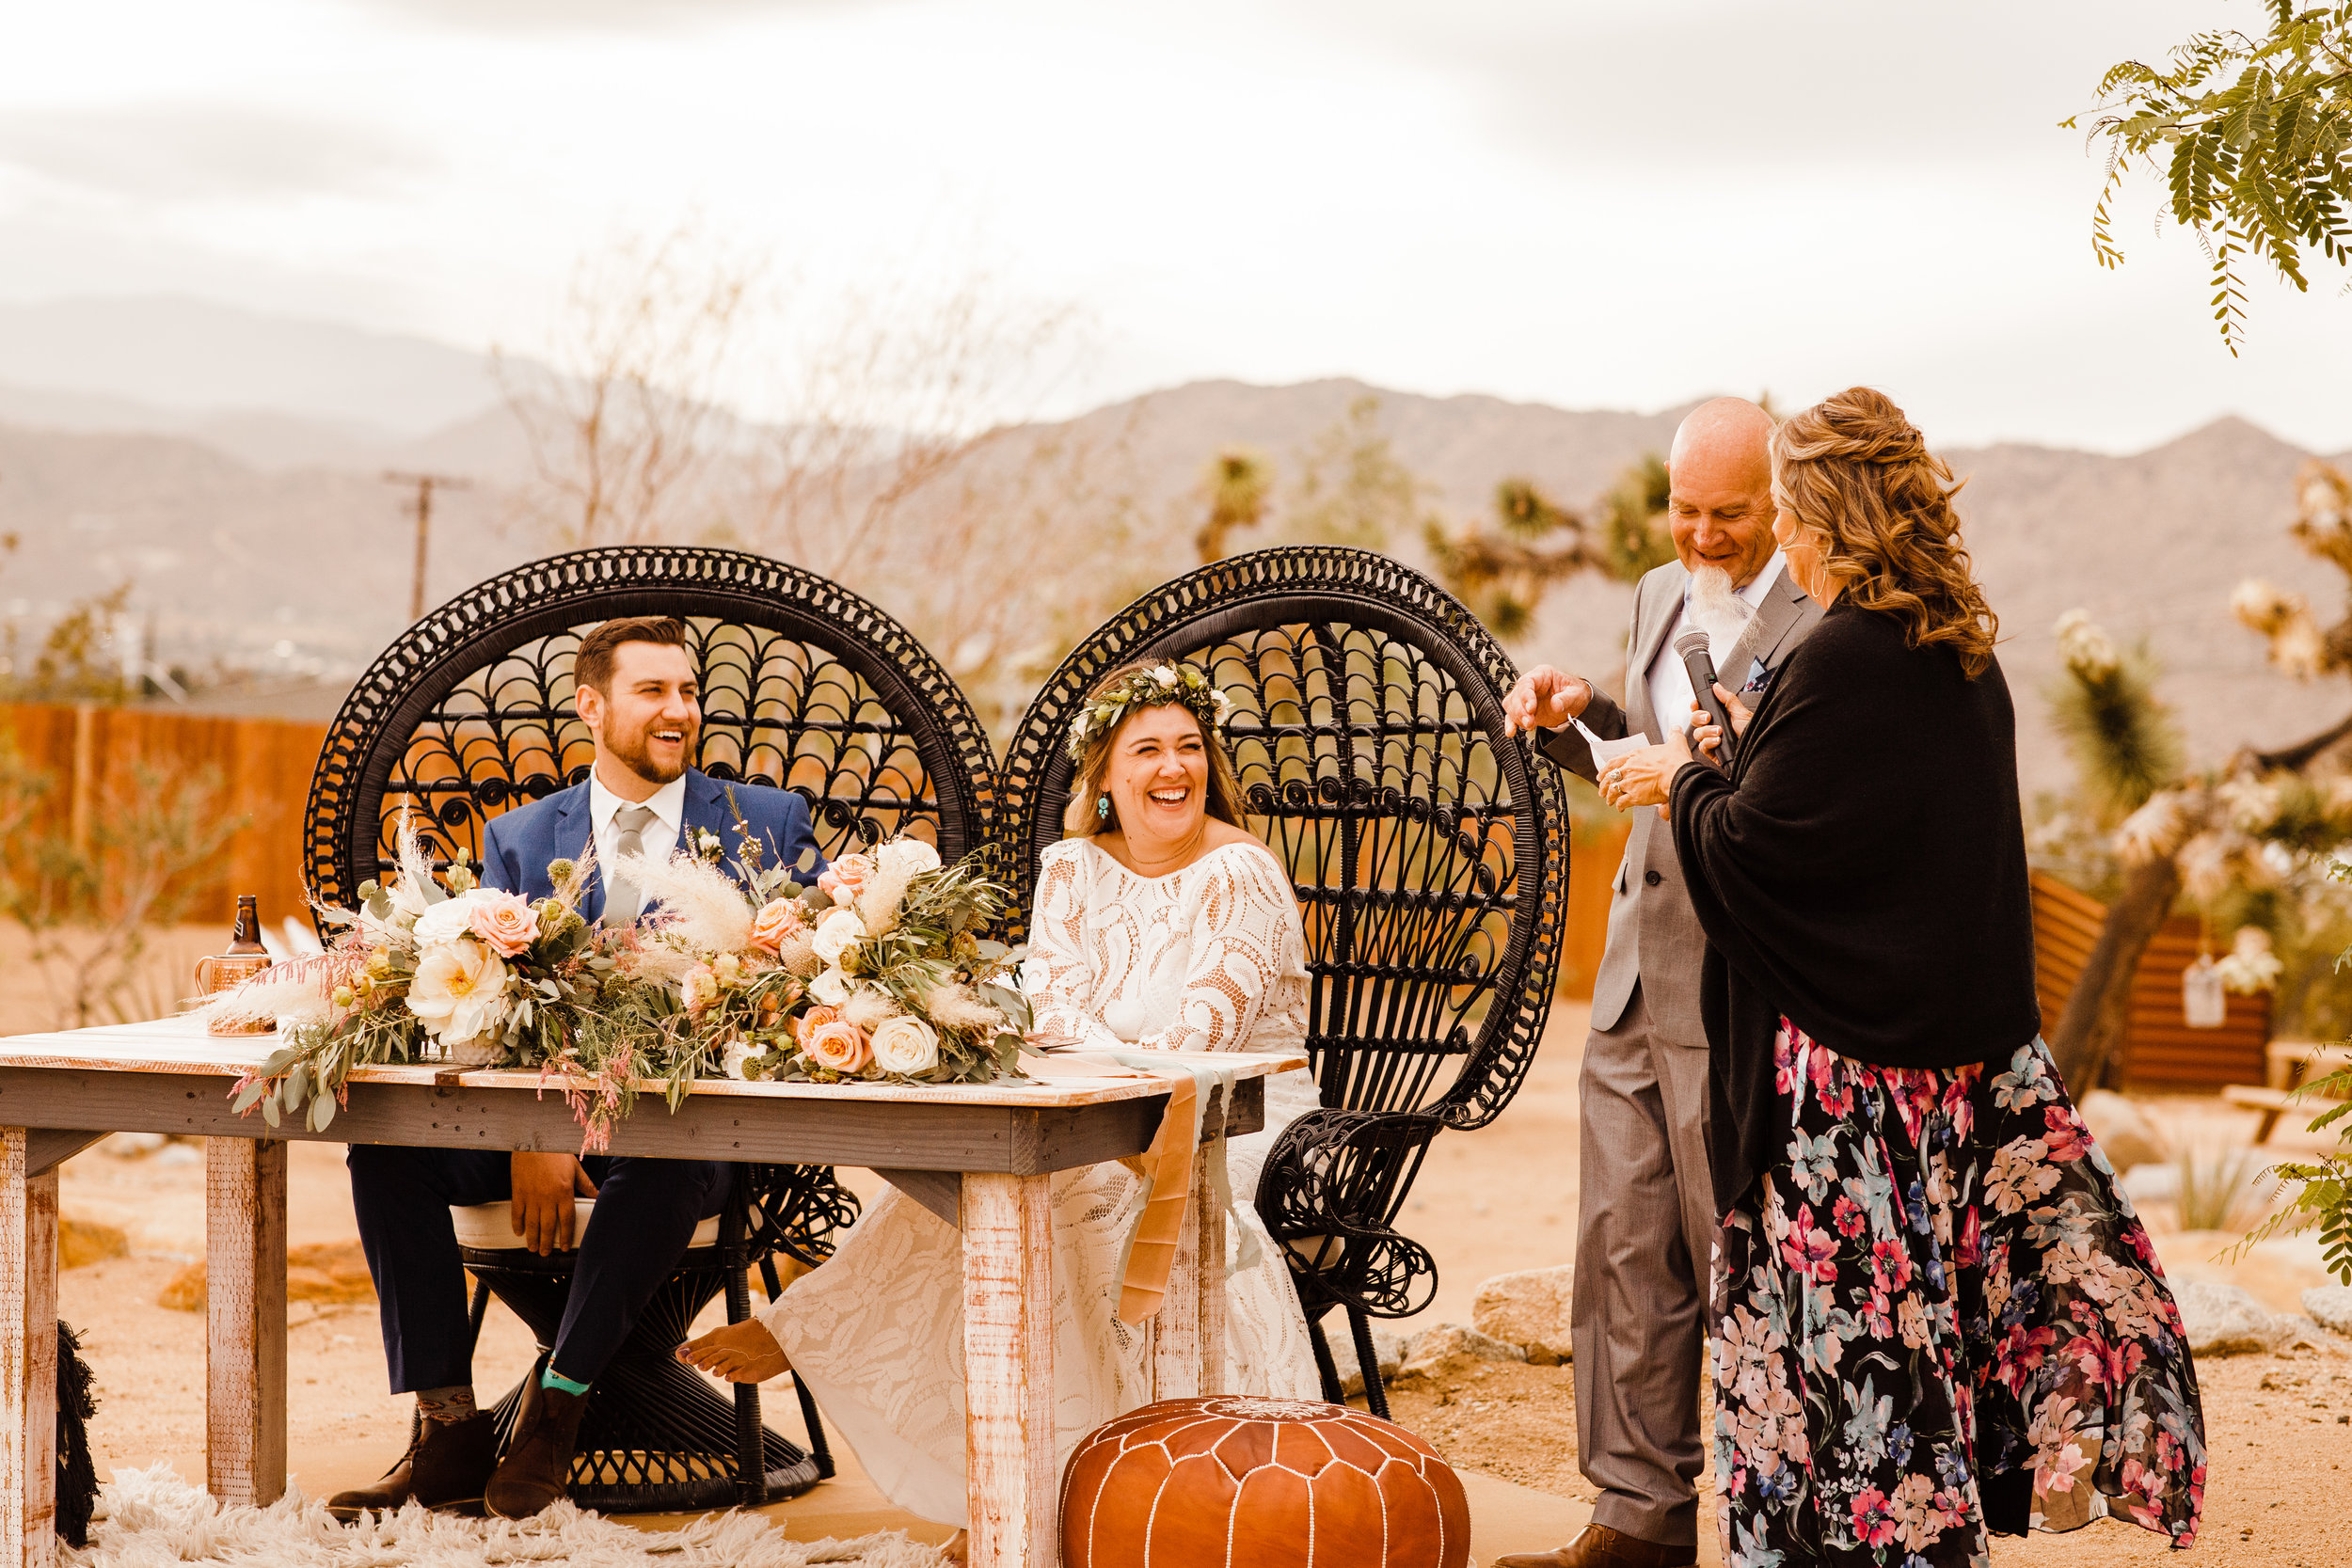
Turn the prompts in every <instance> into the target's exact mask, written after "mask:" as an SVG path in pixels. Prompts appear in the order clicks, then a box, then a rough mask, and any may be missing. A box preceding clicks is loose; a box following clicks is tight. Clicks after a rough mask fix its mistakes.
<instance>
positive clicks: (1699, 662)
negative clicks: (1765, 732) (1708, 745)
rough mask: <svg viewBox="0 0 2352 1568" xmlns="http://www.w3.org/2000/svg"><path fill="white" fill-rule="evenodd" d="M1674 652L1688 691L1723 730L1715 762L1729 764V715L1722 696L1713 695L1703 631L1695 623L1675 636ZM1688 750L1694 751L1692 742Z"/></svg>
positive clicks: (1712, 666)
mask: <svg viewBox="0 0 2352 1568" xmlns="http://www.w3.org/2000/svg"><path fill="white" fill-rule="evenodd" d="M1675 652H1676V653H1677V654H1678V655H1680V656H1681V657H1682V668H1683V669H1684V670H1685V671H1687V672H1689V673H1690V676H1691V695H1692V697H1694V698H1696V699H1697V700H1698V705H1699V706H1701V707H1702V708H1705V709H1706V710H1707V716H1708V718H1709V719H1712V720H1713V721H1715V724H1716V727H1717V728H1718V729H1721V730H1722V731H1723V732H1724V740H1723V746H1722V748H1721V749H1720V750H1718V751H1717V752H1716V753H1715V764H1716V766H1717V767H1719V768H1729V767H1730V766H1731V743H1732V741H1731V715H1730V714H1729V713H1728V712H1726V711H1725V710H1724V700H1723V699H1722V698H1721V697H1718V696H1716V695H1715V656H1714V654H1713V653H1712V652H1710V651H1709V650H1708V642H1707V633H1705V632H1704V631H1701V630H1700V629H1699V628H1698V627H1696V626H1693V627H1692V628H1691V629H1690V630H1689V631H1686V632H1684V633H1683V634H1682V635H1681V636H1680V637H1677V638H1676V639H1675ZM1692 751H1693V752H1698V748H1697V747H1696V746H1695V745H1694V746H1692ZM1698 754H1699V755H1701V756H1705V755H1706V754H1707V753H1706V752H1698Z"/></svg>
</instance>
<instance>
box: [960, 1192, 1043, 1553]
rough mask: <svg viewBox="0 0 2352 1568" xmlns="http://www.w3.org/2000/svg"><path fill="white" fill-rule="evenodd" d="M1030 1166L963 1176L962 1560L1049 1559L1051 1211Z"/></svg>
mask: <svg viewBox="0 0 2352 1568" xmlns="http://www.w3.org/2000/svg"><path fill="white" fill-rule="evenodd" d="M1046 1180H1047V1179H1046V1178H1044V1177H1042V1176H1000V1175H993V1174H981V1173H978V1172H969V1173H966V1174H965V1176H964V1178H963V1399H964V1436H963V1443H964V1486H965V1491H966V1496H967V1497H968V1499H969V1506H970V1512H971V1527H972V1542H971V1558H970V1562H971V1568H1054V1565H1055V1564H1056V1563H1057V1562H1058V1561H1059V1560H1060V1557H1059V1548H1058V1546H1057V1535H1058V1527H1059V1521H1058V1520H1057V1517H1056V1510H1057V1497H1056V1495H1055V1494H1056V1487H1057V1481H1058V1477H1057V1475H1056V1465H1055V1456H1054V1223H1053V1222H1054V1212H1053V1198H1052V1195H1051V1193H1050V1191H1049V1189H1048V1187H1047V1184H1046Z"/></svg>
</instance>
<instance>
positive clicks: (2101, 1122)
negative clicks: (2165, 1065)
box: [2074, 1089, 2172, 1176]
mask: <svg viewBox="0 0 2352 1568" xmlns="http://www.w3.org/2000/svg"><path fill="white" fill-rule="evenodd" d="M2074 1109H2075V1110H2077V1111H2079V1112H2081V1113H2082V1118H2083V1120H2084V1121H2085V1122H2087V1123H2088V1124H2089V1125H2090V1135H2091V1137H2092V1138H2093V1139H2095V1140H2096V1141H2097V1143H2098V1145H2099V1148H2100V1149H2101V1150H2102V1151H2103V1152H2104V1153H2105V1154H2106V1157H2107V1164H2110V1165H2113V1166H2114V1167H2115V1169H2116V1174H2118V1175H2119V1176H2120V1175H2122V1173H2123V1172H2124V1171H2127V1170H2130V1169H2131V1168H2132V1167H2133V1166H2134V1165H2160V1164H2164V1163H2165V1162H2166V1161H2168V1160H2169V1159H2171V1158H2172V1150H2171V1148H2170V1146H2169V1145H2168V1144H2167V1143H2166V1142H2165V1140H2164V1134H2163V1133H2162V1132H2158V1131H2157V1130H2156V1124H2155V1123H2154V1122H2153V1121H2151V1120H2149V1119H2148V1113H2147V1112H2145V1111H2143V1110H2141V1109H2140V1108H2139V1107H2138V1106H2137V1104H2134V1103H2133V1102H2132V1101H2130V1100H2127V1099H2125V1098H2124V1097H2123V1096H2122V1095H2120V1094H2118V1093H2116V1092H2115V1091H2114V1090H2113V1089H2093V1090H2091V1091H2090V1093H2089V1094H2087V1095H2085V1096H2083V1097H2082V1098H2081V1099H2080V1100H2078V1101H2075V1102H2074Z"/></svg>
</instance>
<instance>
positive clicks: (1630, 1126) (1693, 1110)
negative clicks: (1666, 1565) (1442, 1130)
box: [1572, 987, 1715, 1546]
mask: <svg viewBox="0 0 2352 1568" xmlns="http://www.w3.org/2000/svg"><path fill="white" fill-rule="evenodd" d="M1578 1087H1579V1091H1580V1093H1579V1099H1580V1101H1581V1113H1580V1117H1579V1126H1580V1130H1581V1146H1580V1149H1579V1157H1578V1173H1579V1174H1578V1181H1579V1204H1578V1212H1577V1232H1576V1296H1575V1302H1574V1306H1573V1308H1572V1312H1573V1317H1572V1327H1573V1332H1574V1338H1575V1345H1576V1361H1575V1370H1576V1442H1577V1458H1578V1462H1579V1464H1580V1465H1581V1468H1582V1470H1583V1472H1584V1479H1585V1480H1587V1481H1591V1482H1592V1483H1593V1484H1594V1485H1595V1486H1597V1487H1598V1488H1599V1489H1600V1501H1599V1502H1598V1503H1597V1505H1596V1506H1595V1507H1594V1509H1593V1522H1594V1523H1595V1524H1597V1525H1605V1526H1607V1527H1608V1528H1611V1529H1613V1530H1618V1531H1621V1532H1623V1533H1624V1534H1627V1535H1631V1536H1638V1537H1639V1538H1641V1539H1642V1540H1644V1541H1653V1542H1656V1543H1658V1544H1661V1545H1667V1546H1687V1545H1692V1544H1695V1543H1696V1541H1697V1540H1698V1499H1697V1495H1696V1493H1695V1491H1694V1490H1693V1487H1694V1484H1695V1482H1696V1481H1697V1480H1698V1474H1699V1470H1700V1468H1701V1466H1702V1462H1703V1460H1704V1456H1705V1449H1703V1447H1702V1438H1701V1434H1700V1432H1699V1403H1698V1393H1699V1377H1700V1374H1701V1372H1702V1370H1703V1363H1702V1358H1703V1356H1704V1354H1705V1343H1706V1321H1707V1302H1708V1270H1709V1267H1710V1259H1711V1258H1712V1256H1713V1247H1714V1233H1715V1199H1714V1193H1713V1191H1712V1189H1711V1188H1710V1187H1709V1185H1708V1172H1707V1042H1706V1040H1704V1039H1696V1040H1680V1039H1668V1038H1665V1037H1662V1036H1661V1035H1660V1034H1659V1033H1658V1032H1657V1029H1656V1027H1655V1025H1654V1023H1653V1022H1652V1019H1651V1016H1650V1010H1649V1006H1648V1003H1647V1000H1646V999H1645V997H1644V996H1643V994H1642V992H1641V990H1640V989H1639V988H1638V987H1637V988H1636V989H1635V990H1634V992H1633V995H1632V998H1631V999H1630V1000H1629V1002H1628V1003H1627V1004H1626V1009H1625V1014H1624V1016H1623V1017H1621V1018H1619V1019H1618V1020H1617V1025H1616V1027H1615V1028H1613V1029H1608V1030H1600V1029H1596V1030H1594V1031H1593V1032H1592V1034H1591V1035H1589V1036H1588V1037H1586V1039H1585V1042H1584V1071H1583V1077H1582V1081H1581V1084H1580V1085H1578Z"/></svg>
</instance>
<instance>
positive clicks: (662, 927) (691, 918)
mask: <svg viewBox="0 0 2352 1568" xmlns="http://www.w3.org/2000/svg"><path fill="white" fill-rule="evenodd" d="M619 871H620V874H621V875H622V876H623V877H625V878H627V879H628V880H630V881H633V882H635V883H636V884H637V885H638V886H639V887H641V888H643V889H644V893H645V901H646V902H647V903H652V902H654V901H656V900H659V901H660V905H661V908H660V910H659V911H656V913H655V915H654V927H655V929H657V930H659V931H660V933H661V935H662V936H663V937H664V938H666V939H667V940H669V941H670V942H675V943H676V944H677V945H679V946H681V947H685V948H688V949H690V950H691V951H693V952H696V953H740V952H741V951H742V950H743V949H744V948H746V947H749V946H750V945H751V944H752V915H753V910H752V907H751V905H750V904H749V903H747V902H745V901H744V898H743V890H742V889H741V888H739V887H737V886H736V885H735V883H734V882H733V881H732V880H730V879H728V877H727V874H726V873H725V872H723V871H722V870H720V869H719V868H718V867H717V866H715V865H712V864H710V863H708V862H707V861H699V860H696V859H694V858H693V857H692V856H691V855H678V856H675V857H674V858H673V859H671V860H668V861H656V860H651V859H645V858H641V857H638V856H635V855H624V856H622V857H621V859H620V862H619Z"/></svg>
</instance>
